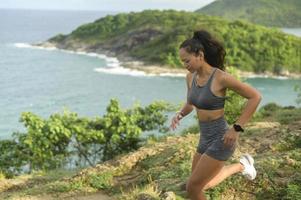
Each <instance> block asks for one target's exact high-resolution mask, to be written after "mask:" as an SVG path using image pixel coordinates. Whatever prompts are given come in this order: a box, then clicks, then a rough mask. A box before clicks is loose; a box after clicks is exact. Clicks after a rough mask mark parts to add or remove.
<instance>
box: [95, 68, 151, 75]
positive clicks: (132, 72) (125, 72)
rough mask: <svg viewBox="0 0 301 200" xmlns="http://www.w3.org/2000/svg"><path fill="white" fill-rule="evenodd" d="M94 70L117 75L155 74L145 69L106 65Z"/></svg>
mask: <svg viewBox="0 0 301 200" xmlns="http://www.w3.org/2000/svg"><path fill="white" fill-rule="evenodd" d="M94 71H96V72H102V73H107V74H115V75H129V76H155V75H154V74H146V73H145V72H143V71H138V70H131V69H128V68H124V67H110V68H108V67H104V68H95V69H94Z"/></svg>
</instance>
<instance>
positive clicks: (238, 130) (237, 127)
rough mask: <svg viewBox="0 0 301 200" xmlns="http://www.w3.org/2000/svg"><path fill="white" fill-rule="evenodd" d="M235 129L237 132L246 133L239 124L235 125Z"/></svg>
mask: <svg viewBox="0 0 301 200" xmlns="http://www.w3.org/2000/svg"><path fill="white" fill-rule="evenodd" d="M233 128H234V130H235V131H236V132H244V131H245V130H244V129H243V128H242V127H241V126H240V125H239V124H233Z"/></svg>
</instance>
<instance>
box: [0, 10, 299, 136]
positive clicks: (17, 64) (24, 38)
mask: <svg viewBox="0 0 301 200" xmlns="http://www.w3.org/2000/svg"><path fill="white" fill-rule="evenodd" d="M108 13H110V12H95V11H93V12H91V11H89V12H83V11H81V12H78V11H32V10H0V52H1V53H0V97H1V98H0V109H1V112H0V139H2V138H7V137H10V135H11V134H12V132H14V131H22V130H24V127H23V125H22V124H20V123H19V122H18V120H19V117H20V114H21V112H24V111H31V112H34V113H35V114H38V115H40V116H43V117H45V118H46V117H48V116H49V115H50V114H52V113H54V112H60V111H62V110H63V108H64V107H66V108H68V109H69V110H71V111H74V112H77V113H78V114H79V115H80V116H90V117H95V116H99V115H102V114H104V113H105V109H106V106H107V105H108V103H109V100H110V99H111V98H117V99H119V101H120V103H121V106H122V107H123V108H128V107H131V106H132V105H133V104H134V102H137V101H138V102H140V103H141V105H147V104H149V103H151V102H153V101H155V100H166V101H170V102H173V103H181V102H183V101H184V100H185V95H186V85H185V80H184V78H183V77H172V76H145V75H144V74H143V73H140V72H133V71H128V70H127V69H123V68H121V67H118V61H117V60H116V59H114V58H108V57H106V56H99V55H94V54H90V55H86V54H84V53H81V54H74V53H71V52H66V51H60V50H45V49H38V48H32V47H31V46H30V44H32V43H36V42H40V41H45V40H47V39H48V38H50V37H52V36H54V35H56V34H58V33H69V32H70V31H72V30H73V29H74V28H76V27H77V26H78V25H80V24H83V23H87V22H92V21H94V20H96V19H98V18H100V17H103V16H105V15H106V14H108ZM290 31H291V30H290ZM293 31H295V32H296V33H298V34H300V32H301V30H300V29H296V30H293ZM246 81H247V82H248V83H249V84H251V85H253V86H254V87H256V88H257V89H258V90H259V91H261V92H262V94H263V100H262V103H261V105H264V104H265V103H267V102H271V101H273V102H277V103H279V104H281V105H296V103H295V99H296V96H297V95H296V93H295V92H294V90H293V87H294V85H296V84H299V83H300V80H292V79H271V78H251V79H247V80H246ZM194 122H195V120H194V119H193V117H192V115H191V116H189V117H188V118H186V119H185V120H184V121H183V124H182V126H181V129H183V128H185V127H188V126H189V125H190V124H191V123H194Z"/></svg>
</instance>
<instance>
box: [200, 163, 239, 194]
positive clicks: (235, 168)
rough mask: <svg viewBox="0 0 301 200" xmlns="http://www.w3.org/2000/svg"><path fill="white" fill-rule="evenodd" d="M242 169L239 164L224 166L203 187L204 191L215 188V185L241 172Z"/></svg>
mask: <svg viewBox="0 0 301 200" xmlns="http://www.w3.org/2000/svg"><path fill="white" fill-rule="evenodd" d="M243 169H244V167H243V165H242V164H241V163H235V164H231V165H227V166H224V167H223V168H222V170H221V171H220V172H219V173H218V174H217V175H216V176H215V177H214V178H213V179H211V180H210V181H209V182H208V183H207V184H206V185H205V187H204V190H207V189H209V188H212V187H214V186H216V185H217V184H219V183H220V182H222V181H223V180H225V179H226V178H227V177H229V176H231V175H232V174H235V173H238V172H242V171H243Z"/></svg>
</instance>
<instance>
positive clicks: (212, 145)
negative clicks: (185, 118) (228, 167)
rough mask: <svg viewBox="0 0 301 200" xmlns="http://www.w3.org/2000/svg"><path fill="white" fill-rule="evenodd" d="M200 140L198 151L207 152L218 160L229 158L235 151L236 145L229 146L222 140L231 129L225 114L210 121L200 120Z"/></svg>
mask: <svg viewBox="0 0 301 200" xmlns="http://www.w3.org/2000/svg"><path fill="white" fill-rule="evenodd" d="M199 125H200V132H201V136H200V140H199V144H198V146H197V152H198V153H201V154H203V153H206V154H207V155H208V156H210V157H212V158H215V159H217V160H221V161H226V160H228V159H229V158H230V157H231V156H232V154H233V153H234V151H235V146H234V147H233V146H232V147H227V146H226V145H224V141H223V140H222V138H223V136H224V134H225V133H226V131H227V130H228V129H229V125H228V123H227V121H226V120H225V118H224V116H222V117H220V118H218V119H215V120H213V121H209V122H202V121H199Z"/></svg>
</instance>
